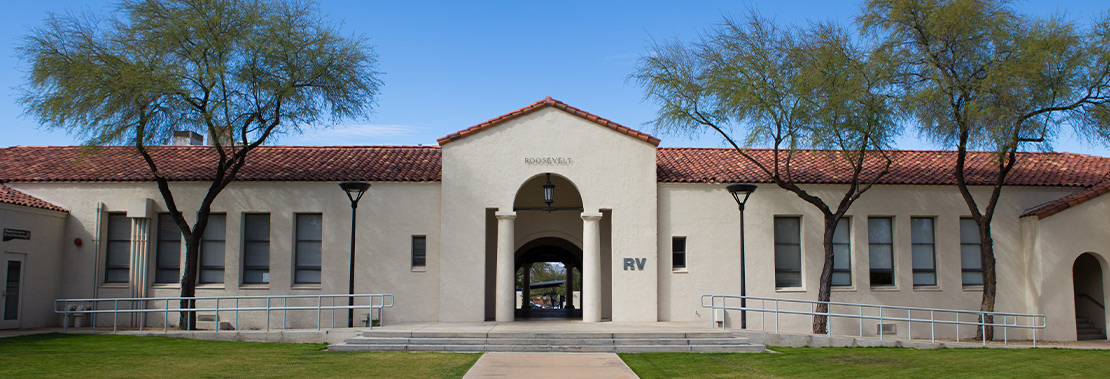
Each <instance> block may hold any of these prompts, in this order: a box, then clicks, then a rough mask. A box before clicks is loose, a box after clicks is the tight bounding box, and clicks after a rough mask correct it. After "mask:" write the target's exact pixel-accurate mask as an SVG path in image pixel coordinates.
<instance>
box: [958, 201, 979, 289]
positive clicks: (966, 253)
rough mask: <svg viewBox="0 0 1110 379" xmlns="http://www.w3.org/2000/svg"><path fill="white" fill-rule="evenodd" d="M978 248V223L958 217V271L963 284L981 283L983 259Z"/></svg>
mask: <svg viewBox="0 0 1110 379" xmlns="http://www.w3.org/2000/svg"><path fill="white" fill-rule="evenodd" d="M981 257H982V252H981V251H980V250H979V225H978V224H976V223H975V220H973V219H970V218H961V219H960V271H961V276H962V277H963V284H964V285H965V286H981V285H983V260H982V258H981Z"/></svg>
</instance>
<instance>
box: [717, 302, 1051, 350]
mask: <svg viewBox="0 0 1110 379" xmlns="http://www.w3.org/2000/svg"><path fill="white" fill-rule="evenodd" d="M707 298H708V299H709V304H706V299H707ZM729 299H747V300H748V301H749V302H748V304H754V302H753V301H752V300H755V301H759V302H760V304H759V306H758V307H755V306H747V307H745V306H729V305H728V304H727V301H728V300H729ZM718 300H719V301H718ZM767 302H772V303H773V305H774V308H767ZM718 303H720V304H719V305H718ZM780 303H787V304H808V305H809V311H804V310H786V309H781V307H780V306H779V305H780ZM815 305H827V306H828V307H827V308H826V309H827V311H826V312H816V311H814V306H815ZM833 306H838V307H853V308H858V309H859V313H858V314H852V313H836V312H833V311H832V307H833ZM701 307H702V308H709V309H714V310H716V309H722V310H743V311H754V312H760V324H761V326H760V328H761V329H762V330H766V314H767V313H773V314H774V316H775V332H776V333H778V331H779V321H778V320H779V315H780V314H789V315H808V316H828V320H827V321H826V324H825V331H826V333H827V334H828V335H829V336H832V319H833V318H834V317H840V318H849V319H858V320H859V336H860V337H863V320H878V321H879V323H880V324H881V323H882V322H883V321H905V322H906V323H907V325H908V328H909V332H908V333H907V336H909V338H910V339H913V323H915V322H917V323H928V324H929V329H930V333H929V334H930V337H929V338H930V341H931V342H936V329H935V327H936V325H937V324H941V325H955V326H956V336H957V338H958V337H959V327H960V325H975V326H978V327H985V326H996V327H1002V335H1003V343H1008V342H1009V338H1008V335H1007V331H1008V330H1007V328H1017V329H1031V330H1032V331H1033V346H1034V347H1036V346H1037V329H1044V328H1045V326H1046V322H1047V321H1046V319H1045V316H1044V315H1043V314H1024V313H1008V312H984V311H977V310H961V309H945V308H924V307H906V306H896V305H879V304H863V303H844V302H833V301H816V300H798V299H781V298H773V297H758V296H737V295H713V294H705V295H702V296H701ZM864 309H871V310H878V315H870V314H864ZM884 310H888V311H890V310H893V311H905V312H906V313H905V314H906V316H905V317H902V316H894V315H891V314H890V313H889V312H888V313H887V314H886V315H884V314H883V311H884ZM914 312H920V313H924V312H929V318H915V317H913V313H914ZM712 313H713V323H714V324H716V323H717V322H718V320H717V313H716V312H715V311H714V312H712ZM937 313H940V314H955V320H944V319H941V320H938V319H937V318H936V316H937ZM960 315H973V316H977V320H978V321H974V322H972V321H960ZM987 317H991V318H992V319H994V318H1001V319H1002V321H1001V322H996V321H992V322H986V318H987ZM1019 318H1027V319H1028V320H1029V322H1028V324H1023V323H1019V322H1018V319H1019ZM1009 320H1013V321H1012V322H1010V321H1009ZM1037 321H1040V322H1039V323H1038V322H1037ZM721 328H722V329H723V328H724V322H723V320H721ZM878 334H879V340H883V332H882V329H881V328H880V329H879V333H878ZM986 343H987V341H986V334H985V333H984V334H983V345H984V346H985V345H986Z"/></svg>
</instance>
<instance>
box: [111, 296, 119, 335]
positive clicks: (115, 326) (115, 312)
mask: <svg viewBox="0 0 1110 379" xmlns="http://www.w3.org/2000/svg"><path fill="white" fill-rule="evenodd" d="M117 331H119V299H116V305H115V308H113V309H112V333H115V332H117Z"/></svg>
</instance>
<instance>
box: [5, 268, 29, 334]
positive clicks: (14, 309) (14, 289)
mask: <svg viewBox="0 0 1110 379" xmlns="http://www.w3.org/2000/svg"><path fill="white" fill-rule="evenodd" d="M24 257H25V256H24V255H23V254H12V253H4V259H3V261H0V285H3V286H4V287H3V292H2V296H0V329H18V328H19V316H20V313H22V311H23V309H22V308H23V307H22V306H21V305H22V304H23V277H24V276H25V275H24V272H26V264H25V263H26V262H25V258H24Z"/></svg>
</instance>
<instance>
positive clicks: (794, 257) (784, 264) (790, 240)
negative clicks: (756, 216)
mask: <svg viewBox="0 0 1110 379" xmlns="http://www.w3.org/2000/svg"><path fill="white" fill-rule="evenodd" d="M801 230H802V219H801V217H775V287H778V288H787V287H801V286H802V237H801Z"/></svg>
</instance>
